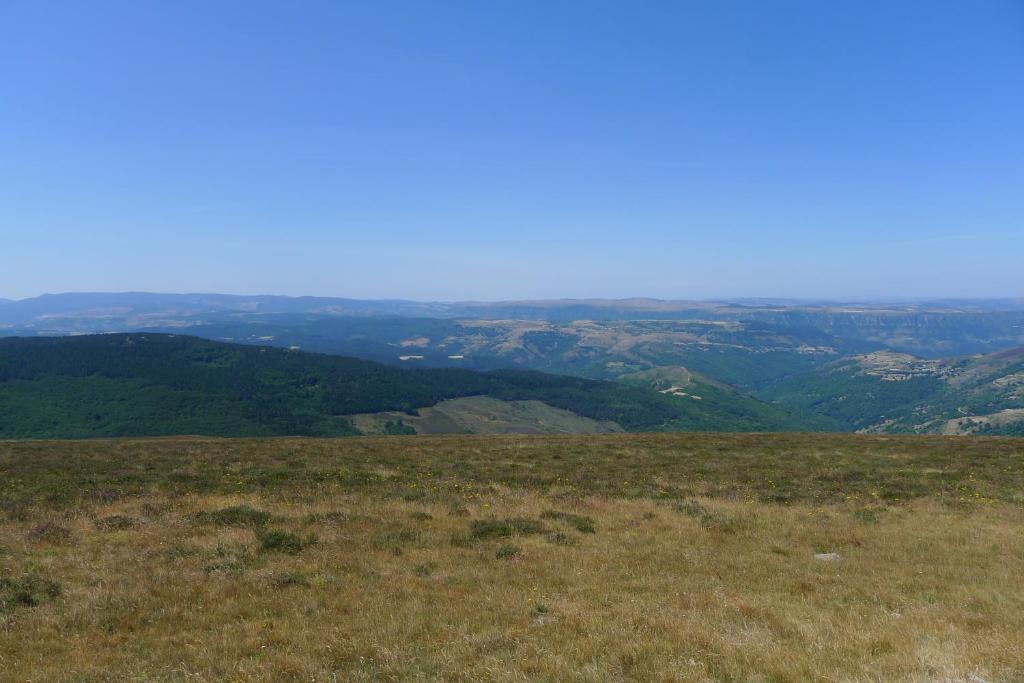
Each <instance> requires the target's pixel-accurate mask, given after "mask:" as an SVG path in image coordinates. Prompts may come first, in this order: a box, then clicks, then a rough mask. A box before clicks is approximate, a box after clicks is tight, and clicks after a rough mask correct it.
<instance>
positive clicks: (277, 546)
mask: <svg viewBox="0 0 1024 683" xmlns="http://www.w3.org/2000/svg"><path fill="white" fill-rule="evenodd" d="M256 537H257V538H258V539H259V541H260V547H262V548H263V550H267V551H275V552H280V553H287V554H289V555H297V554H299V553H301V552H302V551H303V550H305V549H306V548H308V547H309V546H311V545H313V544H314V543H316V535H315V534H310V535H309V536H307V537H306V538H301V537H299V536H297V535H296V534H293V533H291V532H290V531H285V530H283V529H267V530H262V529H261V530H259V531H257V532H256Z"/></svg>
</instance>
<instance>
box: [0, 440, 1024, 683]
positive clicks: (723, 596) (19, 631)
mask: <svg viewBox="0 0 1024 683" xmlns="http://www.w3.org/2000/svg"><path fill="white" fill-rule="evenodd" d="M0 503H2V510H0V678H2V679H4V680H16V681H28V680H31V681H43V680H73V681H106V680H139V681H142V680H145V681H150V680H167V681H197V680H198V681H203V680H239V681H241V680H246V681H248V680H263V681H290V680H294V681H300V680H301V681H311V680H315V681H334V680H337V681H350V680H356V681H358V680H417V679H420V680H466V681H470V680H474V681H475V680H550V681H566V680H580V681H611V680H666V681H807V680H822V681H892V680H907V681H964V682H966V681H971V682H973V683H977V681H1018V680H1024V638H1022V634H1024V582H1022V579H1021V577H1022V576H1024V440H1015V439H986V438H951V437H871V436H855V435H820V434H816V435H801V434H788V435H726V434H715V435H704V434H662V435H635V434H611V435H591V436H514V437H513V436H444V437H389V438H350V439H337V440H317V439H263V440H261V439H224V440H218V439H193V438H178V439H154V440H102V441H101V440H98V441H73V442H45V441H0ZM825 553H835V554H836V555H837V559H834V558H833V559H820V558H818V557H816V555H821V554H825ZM828 557H833V556H828Z"/></svg>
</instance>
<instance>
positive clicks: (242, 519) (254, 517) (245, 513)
mask: <svg viewBox="0 0 1024 683" xmlns="http://www.w3.org/2000/svg"><path fill="white" fill-rule="evenodd" d="M196 520H197V521H198V522H200V523H201V524H216V525H217V526H253V527H260V526H263V525H264V524H266V523H267V522H269V521H270V513H268V512H264V511H263V510H257V509H256V508H254V507H250V506H249V505H233V506H231V507H226V508H221V509H220V510H214V511H212V512H200V513H198V514H197V515H196Z"/></svg>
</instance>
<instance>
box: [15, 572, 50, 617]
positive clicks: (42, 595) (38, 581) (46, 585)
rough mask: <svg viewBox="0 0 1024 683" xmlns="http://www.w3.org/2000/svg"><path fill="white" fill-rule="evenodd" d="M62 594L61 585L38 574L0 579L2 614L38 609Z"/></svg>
mask: <svg viewBox="0 0 1024 683" xmlns="http://www.w3.org/2000/svg"><path fill="white" fill-rule="evenodd" d="M60 593H61V587H60V584H59V583H57V582H55V581H50V580H49V579H45V578H43V577H41V576H39V575H38V574H25V575H24V576H19V577H17V578H7V577H0V614H4V613H7V612H9V611H11V610H13V609H15V608H17V607H36V606H37V605H41V604H43V603H44V602H46V601H47V600H52V599H53V598H56V597H57V596H59V595H60Z"/></svg>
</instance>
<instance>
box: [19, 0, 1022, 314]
mask: <svg viewBox="0 0 1024 683" xmlns="http://www.w3.org/2000/svg"><path fill="white" fill-rule="evenodd" d="M83 290H89V291H109V290H116V291H122V290H150V291H217V292H233V293H250V294H255V293H283V294H318V295H331V296H351V297H360V298H376V297H400V298H413V299H503V298H527V297H626V296H654V297H662V298H711V297H728V296H786V297H809V298H819V297H851V298H858V297H932V296H935V297H938V296H971V297H973V296H1024V3H1022V2H1020V1H1019V0H975V1H972V2H964V1H963V0H955V1H947V0H920V1H914V0H903V1H901V2H892V1H891V0H888V1H885V2H874V1H871V0H865V1H862V2H839V3H831V2H821V1H820V0H807V1H800V2H797V1H786V0H781V1H778V2H764V1H763V0H750V1H735V0H733V1H730V0H722V1H717V0H716V1H710V0H709V1H707V2H664V3H659V2H644V3H625V2H549V1H547V2H536V3H534V2H515V3H488V2H466V3H452V2H437V3H428V2H386V1H378V0H375V1H374V2H366V3H345V2H322V3H321V2H298V3H283V2H257V1H252V0H247V1H245V2H212V3H211V2H174V3H164V2H145V1H141V2H140V1H138V0H132V1H131V2H36V1H34V0H28V1H20V0H4V1H2V2H0V297H8V298H21V297H26V296H33V295H36V294H40V293H42V292H58V291H83Z"/></svg>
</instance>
